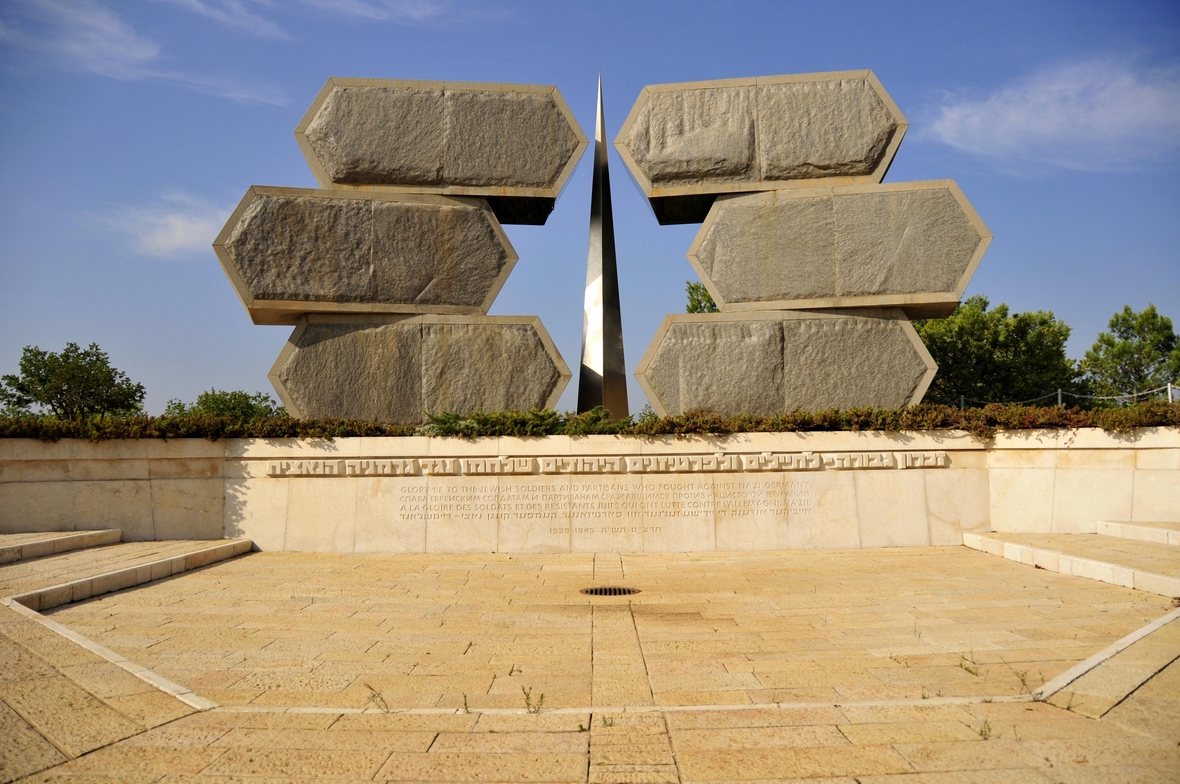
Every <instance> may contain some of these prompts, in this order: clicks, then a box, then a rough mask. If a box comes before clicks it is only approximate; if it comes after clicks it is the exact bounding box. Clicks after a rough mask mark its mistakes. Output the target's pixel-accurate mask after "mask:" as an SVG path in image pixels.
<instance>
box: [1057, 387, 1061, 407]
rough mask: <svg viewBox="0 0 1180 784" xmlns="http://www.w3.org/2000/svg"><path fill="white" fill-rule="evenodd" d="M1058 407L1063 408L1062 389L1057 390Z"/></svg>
mask: <svg viewBox="0 0 1180 784" xmlns="http://www.w3.org/2000/svg"><path fill="white" fill-rule="evenodd" d="M1057 407H1058V408H1061V390H1060V389H1059V390H1057Z"/></svg>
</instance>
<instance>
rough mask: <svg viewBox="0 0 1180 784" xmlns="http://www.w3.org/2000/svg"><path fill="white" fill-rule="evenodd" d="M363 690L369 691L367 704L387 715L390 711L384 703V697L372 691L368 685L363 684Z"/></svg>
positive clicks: (387, 704)
mask: <svg viewBox="0 0 1180 784" xmlns="http://www.w3.org/2000/svg"><path fill="white" fill-rule="evenodd" d="M365 688H366V689H368V690H369V702H371V703H373V704H374V705H376V706H377V709H378V710H379V711H381V712H382V713H389V712H390V710H392V709H391V708H390V707H389V703H388V702H386V701H385V697H383V696H381V692H379V691H377V690H376V689H374V688H373V687H372V686H370V685H369V684H367V683H366V684H365Z"/></svg>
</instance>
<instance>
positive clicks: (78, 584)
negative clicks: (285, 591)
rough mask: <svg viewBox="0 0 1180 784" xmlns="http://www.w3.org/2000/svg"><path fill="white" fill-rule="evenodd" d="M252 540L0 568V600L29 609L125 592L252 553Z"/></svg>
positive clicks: (159, 546) (80, 555) (105, 550)
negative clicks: (5, 597)
mask: <svg viewBox="0 0 1180 784" xmlns="http://www.w3.org/2000/svg"><path fill="white" fill-rule="evenodd" d="M252 546H253V542H251V541H250V540H249V539H228V540H212V541H210V540H202V541H169V542H123V543H121V544H112V545H107V546H105V547H97V548H92V549H88V550H79V551H74V552H69V553H64V554H62V555H55V556H49V557H46V558H41V559H37V560H35V561H29V562H21V563H15V564H9V565H8V566H5V567H3V568H0V596H7V597H10V598H12V599H13V600H14V601H16V602H19V603H20V604H22V605H24V606H25V607H28V608H29V609H31V610H37V611H41V610H47V609H49V608H51V607H58V606H60V605H63V604H69V603H70V602H77V601H81V600H83V599H89V598H90V597H92V596H99V595H101V594H104V593H110V592H112V591H121V590H123V589H124V588H130V587H132V586H135V585H141V584H143V583H146V582H151V581H152V580H159V579H162V578H164V577H170V576H172V575H174V574H179V573H181V572H185V571H188V570H190V569H197V568H199V567H201V566H207V565H208V564H211V563H215V562H217V561H222V560H225V559H227V558H233V557H235V556H238V555H241V554H243V553H246V552H249V551H250V549H251V547H252Z"/></svg>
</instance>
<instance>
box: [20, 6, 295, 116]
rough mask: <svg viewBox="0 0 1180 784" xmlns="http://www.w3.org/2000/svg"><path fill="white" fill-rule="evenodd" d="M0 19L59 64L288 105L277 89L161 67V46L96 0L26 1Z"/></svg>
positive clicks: (23, 44)
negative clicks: (137, 31) (6, 16)
mask: <svg viewBox="0 0 1180 784" xmlns="http://www.w3.org/2000/svg"><path fill="white" fill-rule="evenodd" d="M7 10H8V11H9V13H10V14H13V15H12V16H10V17H9V18H8V19H0V29H2V30H3V34H0V40H2V41H4V42H6V43H9V44H13V45H16V46H20V47H22V48H24V49H28V50H30V51H33V52H37V53H40V54H41V55H42V56H44V57H45V58H47V59H48V60H49V61H50V62H51V63H52V64H53V65H55V66H57V67H59V68H63V69H66V70H71V71H82V72H85V73H93V74H98V75H99V76H105V77H109V78H111V79H120V80H123V81H139V80H155V81H164V82H171V83H173V84H177V85H180V86H182V87H185V88H188V89H191V90H196V91H197V92H201V93H205V94H207V95H214V96H218V97H223V98H232V99H234V100H238V101H254V102H259V103H269V104H275V105H282V104H283V103H284V102H285V99H284V97H283V95H282V93H281V91H279V90H278V89H276V88H273V87H268V86H251V85H245V84H240V83H238V82H237V81H236V80H233V79H228V78H225V77H210V76H202V75H194V74H188V73H183V72H178V71H170V70H164V69H161V68H160V67H159V62H160V60H161V53H160V46H159V45H158V44H157V43H156V42H155V41H152V40H151V39H150V38H147V37H144V36H141V35H139V34H138V33H136V32H135V30H134V29H132V27H131V26H130V25H128V24H127V23H125V22H124V21H123V20H122V19H120V18H119V17H118V16H117V15H116V14H115V13H114V12H113V11H111V10H110V9H108V8H106V7H105V6H102V5H100V4H99V3H97V2H95V1H94V0H20V1H19V2H16V3H13V4H11V5H10V6H9V7H8V9H7Z"/></svg>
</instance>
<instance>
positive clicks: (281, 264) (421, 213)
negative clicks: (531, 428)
mask: <svg viewBox="0 0 1180 784" xmlns="http://www.w3.org/2000/svg"><path fill="white" fill-rule="evenodd" d="M295 136H296V139H297V140H298V142H299V145H300V147H301V149H302V150H303V153H304V155H305V157H306V158H307V161H308V163H309V165H310V166H311V169H312V171H313V172H314V173H315V175H316V178H317V179H318V180H319V182H320V185H321V186H322V187H321V189H306V188H273V187H262V186H254V187H252V188H250V190H249V191H247V193H246V195H245V197H244V198H243V199H242V201H241V203H240V204H239V205H238V207H237V209H236V210H234V213H233V214H232V215H231V216H230V218H229V220H228V222H227V223H226V225H225V228H224V229H222V231H221V233H220V234H219V235H218V237H217V239H216V241H215V242H214V244H213V247H214V249H215V251H216V252H217V256H218V258H219V259H220V261H221V265H222V268H223V269H224V270H225V273H226V275H227V276H228V277H229V279H230V282H231V283H232V284H233V286H234V289H235V290H236V291H237V293H238V296H239V297H240V298H241V300H242V304H243V305H245V307H246V310H247V311H248V312H249V314H250V318H251V319H252V320H253V321H254V323H255V324H294V325H296V329H295V331H294V332H293V333H292V335H291V337H290V339H289V340H288V342H287V345H286V347H284V349H283V351H282V352H281V353H280V354H279V358H278V360H277V361H276V362H275V365H274V367H273V368H272V370H271V373H270V379H271V382H272V383H273V384H274V386H275V390H276V391H277V392H278V394H279V397H280V398H281V399H282V401H283V404H284V405H285V406H286V407H287V410H288V411H289V412H291V414H292V415H294V416H297V417H309V418H329V417H331V418H350V419H362V420H368V421H379V422H397V423H406V424H415V423H420V422H423V421H425V418H426V415H427V414H429V413H438V412H443V411H453V412H457V413H469V412H471V411H476V410H485V411H494V410H501V409H531V408H537V407H542V408H543V407H551V406H553V405H554V404H556V402H557V399H558V398H559V397H560V396H561V392H562V390H563V389H564V387H565V384H566V383H567V382H568V381H569V378H570V375H571V374H570V371H569V368H568V367H567V366H566V364H565V362H564V361H563V360H562V358H561V355H560V354H559V353H558V352H557V349H556V347H555V346H554V345H553V341H552V340H550V338H549V335H548V333H547V332H546V331H545V328H544V327H543V326H542V325H541V322H540V320H539V319H537V318H535V317H530V316H526V317H515V316H495V317H493V316H488V315H487V312H488V308H489V307H490V306H491V304H492V301H493V300H494V299H495V297H496V294H497V293H499V291H500V288H501V287H502V286H503V285H504V281H505V280H506V279H507V277H508V275H509V273H510V272H511V271H512V267H513V265H514V264H515V263H516V260H517V255H516V252H515V251H514V250H513V248H512V245H511V243H510V242H509V241H508V237H507V236H506V235H505V234H504V230H503V228H502V227H501V224H503V223H527V224H543V223H544V222H545V220H546V218H547V216H548V215H549V212H550V211H551V210H552V209H553V204H554V202H555V200H556V198H557V195H558V193H559V192H560V191H561V188H562V186H564V184H565V182H566V181H567V180H568V179H569V176H570V175H571V174H572V172H573V169H574V167H575V166H576V164H577V161H578V158H579V157H580V156H581V154H582V153H583V152H584V151H585V149H586V147H587V146H588V141H587V139H586V136H585V134H583V133H582V131H581V129H580V128H579V127H578V124H577V122H576V121H575V120H574V118H573V115H572V114H571V113H570V111H569V107H568V106H566V104H565V101H564V100H563V99H562V97H561V94H560V93H559V92H558V91H557V89H556V88H555V87H541V86H535V85H505V84H475V83H456V82H422V81H398V80H380V79H329V80H328V83H327V84H326V85H325V86H324V88H323V90H322V91H321V92H320V94H319V96H318V97H317V98H316V100H315V102H314V103H313V104H312V106H311V108H310V109H309V110H308V112H307V114H306V115H305V116H304V118H303V121H302V122H300V124H299V126H298V128H297V129H296V131H295Z"/></svg>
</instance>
